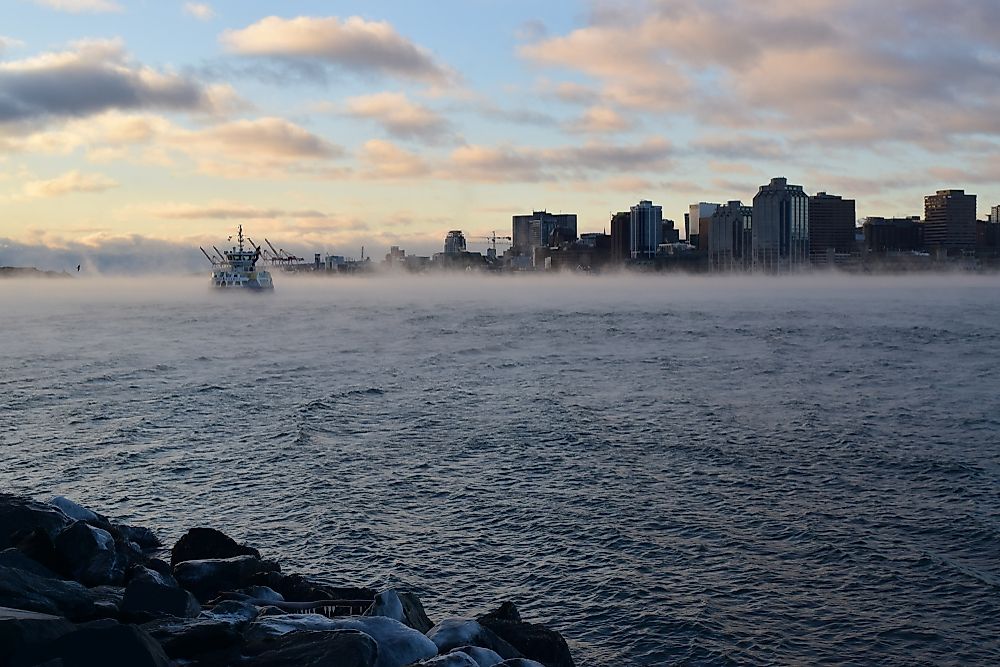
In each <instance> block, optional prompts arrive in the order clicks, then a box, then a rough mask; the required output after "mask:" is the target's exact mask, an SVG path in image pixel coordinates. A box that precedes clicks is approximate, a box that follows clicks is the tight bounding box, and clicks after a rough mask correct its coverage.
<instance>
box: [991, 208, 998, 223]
mask: <svg viewBox="0 0 1000 667" xmlns="http://www.w3.org/2000/svg"><path fill="white" fill-rule="evenodd" d="M990 222H992V223H993V224H1000V206H994V207H993V208H991V209H990Z"/></svg>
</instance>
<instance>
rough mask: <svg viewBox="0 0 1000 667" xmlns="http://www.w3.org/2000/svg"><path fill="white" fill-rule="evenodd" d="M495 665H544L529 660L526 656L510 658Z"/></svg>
mask: <svg viewBox="0 0 1000 667" xmlns="http://www.w3.org/2000/svg"><path fill="white" fill-rule="evenodd" d="M496 667H545V665H543V664H542V663H540V662H537V661H535V660H529V659H528V658H511V659H510V660H504V661H503V662H498V663H497V664H496Z"/></svg>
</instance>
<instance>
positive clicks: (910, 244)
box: [863, 215, 923, 254]
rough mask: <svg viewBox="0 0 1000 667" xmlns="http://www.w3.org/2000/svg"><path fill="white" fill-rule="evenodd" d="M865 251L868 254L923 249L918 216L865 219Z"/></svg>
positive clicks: (921, 230)
mask: <svg viewBox="0 0 1000 667" xmlns="http://www.w3.org/2000/svg"><path fill="white" fill-rule="evenodd" d="M863 229H864V237H865V250H867V251H868V252H869V253H883V254H884V253H891V252H913V251H916V250H920V249H922V247H923V240H922V238H921V236H922V232H923V226H922V225H921V224H920V216H919V215H912V216H910V217H908V218H880V217H869V218H865V223H864V226H863Z"/></svg>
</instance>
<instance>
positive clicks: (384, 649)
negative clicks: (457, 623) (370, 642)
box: [246, 614, 438, 667]
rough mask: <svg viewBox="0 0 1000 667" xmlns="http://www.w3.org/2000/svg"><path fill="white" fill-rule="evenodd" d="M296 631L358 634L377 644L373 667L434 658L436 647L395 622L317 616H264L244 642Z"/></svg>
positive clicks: (399, 665)
mask: <svg viewBox="0 0 1000 667" xmlns="http://www.w3.org/2000/svg"><path fill="white" fill-rule="evenodd" d="M300 630H318V631H324V630H327V631H329V630H358V631H360V632H363V633H365V634H366V635H368V636H369V637H371V638H372V639H374V640H375V643H376V644H378V662H376V663H375V667H404V666H405V665H410V664H412V663H415V662H420V661H421V660H426V659H427V658H432V657H434V656H435V655H437V653H438V650H437V646H436V645H435V644H434V642H432V641H431V640H430V639H428V638H427V637H424V636H423V635H422V634H420V633H419V632H417V631H416V630H414V629H413V628H410V627H408V626H406V625H404V624H402V623H400V622H399V621H397V620H395V619H392V618H386V617H384V616H361V617H347V618H327V617H326V616H320V615H319V614H284V615H281V616H265V617H261V618H258V619H257V620H256V621H254V622H253V623H252V624H251V625H250V628H249V629H248V630H247V633H246V636H247V639H248V640H251V641H252V640H259V639H263V638H265V637H279V636H281V635H284V634H287V633H289V632H296V631H300Z"/></svg>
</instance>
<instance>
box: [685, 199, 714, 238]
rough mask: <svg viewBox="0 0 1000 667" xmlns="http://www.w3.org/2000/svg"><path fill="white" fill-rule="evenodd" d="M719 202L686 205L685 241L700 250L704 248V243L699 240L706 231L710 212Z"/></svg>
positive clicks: (711, 212)
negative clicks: (686, 224)
mask: <svg viewBox="0 0 1000 667" xmlns="http://www.w3.org/2000/svg"><path fill="white" fill-rule="evenodd" d="M719 206H720V205H719V204H709V203H706V202H699V203H697V204H691V206H689V207H688V217H687V220H688V235H687V242H688V243H690V244H691V245H693V246H695V247H696V248H698V249H700V250H704V249H705V248H706V244H705V243H703V242H702V241H701V236H702V234H703V233H706V234H707V233H708V230H707V229H706V228H707V227H708V225H709V224H710V221H711V219H712V214H713V213H715V211H716V209H718V208H719Z"/></svg>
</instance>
